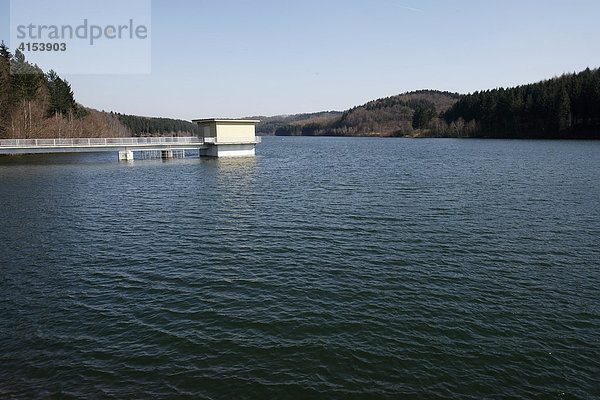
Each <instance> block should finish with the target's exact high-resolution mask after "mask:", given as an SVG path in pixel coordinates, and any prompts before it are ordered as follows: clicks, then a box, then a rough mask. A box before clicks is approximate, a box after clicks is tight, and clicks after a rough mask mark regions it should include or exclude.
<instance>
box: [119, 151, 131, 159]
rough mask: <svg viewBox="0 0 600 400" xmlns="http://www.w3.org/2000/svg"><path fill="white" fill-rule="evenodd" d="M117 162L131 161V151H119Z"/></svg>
mask: <svg viewBox="0 0 600 400" xmlns="http://www.w3.org/2000/svg"><path fill="white" fill-rule="evenodd" d="M119 161H133V151H131V150H123V151H119Z"/></svg>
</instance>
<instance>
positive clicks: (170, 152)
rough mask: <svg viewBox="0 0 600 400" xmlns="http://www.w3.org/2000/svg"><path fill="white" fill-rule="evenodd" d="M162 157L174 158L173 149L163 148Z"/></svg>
mask: <svg viewBox="0 0 600 400" xmlns="http://www.w3.org/2000/svg"><path fill="white" fill-rule="evenodd" d="M160 157H161V158H163V159H165V158H173V150H161V152H160Z"/></svg>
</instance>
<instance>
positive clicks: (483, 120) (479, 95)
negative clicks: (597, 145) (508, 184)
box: [444, 68, 600, 139]
mask: <svg viewBox="0 0 600 400" xmlns="http://www.w3.org/2000/svg"><path fill="white" fill-rule="evenodd" d="M444 119H445V120H446V122H447V123H448V124H450V125H453V126H454V130H455V131H457V132H459V133H460V136H464V137H498V138H550V139H554V138H563V139H573V138H590V139H600V70H598V69H594V70H590V69H589V68H588V69H586V70H585V71H583V72H580V73H578V74H568V75H563V76H561V77H558V78H554V79H550V80H547V81H543V82H539V83H534V84H530V85H523V86H518V87H515V88H510V89H504V88H500V89H494V90H486V91H483V92H475V93H473V94H471V95H468V96H463V97H462V98H461V99H460V101H458V102H457V103H456V104H455V105H454V106H453V107H451V108H450V109H449V110H448V111H446V112H445V113H444Z"/></svg>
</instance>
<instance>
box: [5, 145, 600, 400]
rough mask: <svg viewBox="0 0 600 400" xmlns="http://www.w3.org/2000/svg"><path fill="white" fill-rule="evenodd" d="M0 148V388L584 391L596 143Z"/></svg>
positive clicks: (595, 393) (594, 324) (432, 394)
mask: <svg viewBox="0 0 600 400" xmlns="http://www.w3.org/2000/svg"><path fill="white" fill-rule="evenodd" d="M116 158H117V156H116V154H96V155H81V154H80V155H51V156H26V157H3V158H0V263H1V267H0V397H8V398H15V399H19V398H67V399H68V398H119V399H120V398H127V399H130V398H131V399H133V398H140V399H142V398H143V399H146V398H158V399H162V398H207V399H230V398H238V399H268V398H279V399H285V398H290V399H295V398H302V399H304V398H333V399H349V398H356V399H359V398H360V399H368V398H373V399H386V398H387V399H397V398H414V399H423V398H428V399H436V398H440V399H441V398H461V399H481V398H493V399H501V398H540V399H576V398H577V399H590V398H598V397H600V249H599V244H600V142H588V141H579V142H572V141H567V142H561V141H503V140H446V139H432V140H429V139H424V140H416V139H377V138H278V137H271V138H264V140H263V143H262V144H260V145H258V146H257V157H255V158H251V159H237V160H236V159H220V160H217V159H198V158H195V159H192V158H188V159H185V160H172V161H168V162H162V161H152V160H136V161H134V162H133V163H119V162H117V161H116Z"/></svg>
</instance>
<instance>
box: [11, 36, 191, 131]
mask: <svg viewBox="0 0 600 400" xmlns="http://www.w3.org/2000/svg"><path fill="white" fill-rule="evenodd" d="M197 129H198V128H197V126H196V124H193V123H192V122H189V121H182V120H174V119H169V118H147V117H137V116H131V115H124V114H115V113H112V112H111V113H107V112H104V111H97V110H94V109H90V108H86V107H83V106H81V105H79V104H77V102H76V101H75V97H74V94H73V90H72V89H71V85H70V84H69V82H67V81H66V80H64V79H62V78H61V77H60V76H58V74H57V73H56V72H54V71H52V70H51V71H49V72H48V73H44V71H42V70H41V69H40V68H39V67H38V66H37V65H32V64H30V63H28V62H27V60H26V59H25V56H24V55H23V53H22V52H20V51H19V50H16V51H15V54H14V55H13V54H12V53H11V52H10V51H9V49H8V47H7V46H6V45H5V44H4V42H2V43H1V44H0V138H19V139H28V138H45V137H51V138H61V137H63V138H64V137H125V136H149V135H173V134H176V135H177V134H181V135H193V134H195V133H196V132H197Z"/></svg>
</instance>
